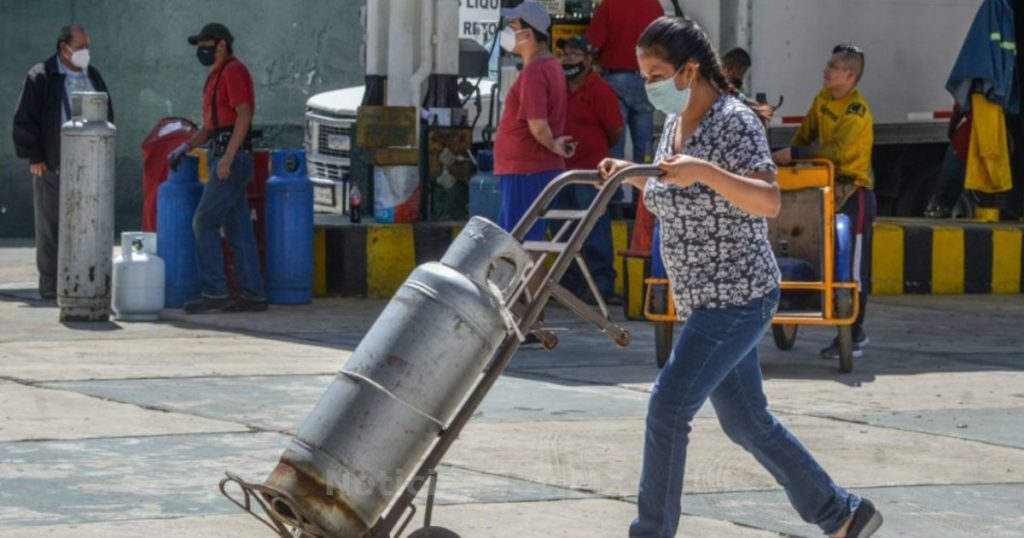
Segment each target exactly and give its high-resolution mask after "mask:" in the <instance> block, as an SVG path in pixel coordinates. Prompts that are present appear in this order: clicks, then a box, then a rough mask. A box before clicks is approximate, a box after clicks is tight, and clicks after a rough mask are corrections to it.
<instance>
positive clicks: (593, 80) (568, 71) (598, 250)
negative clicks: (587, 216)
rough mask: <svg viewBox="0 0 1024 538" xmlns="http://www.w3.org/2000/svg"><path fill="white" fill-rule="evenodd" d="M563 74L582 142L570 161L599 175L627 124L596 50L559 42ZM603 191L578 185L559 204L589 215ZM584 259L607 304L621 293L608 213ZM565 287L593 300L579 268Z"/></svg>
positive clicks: (580, 41) (572, 130)
mask: <svg viewBox="0 0 1024 538" xmlns="http://www.w3.org/2000/svg"><path fill="white" fill-rule="evenodd" d="M559 47H560V48H561V49H562V55H561V61H562V69H563V70H564V71H565V76H566V79H567V81H568V84H569V105H568V113H567V115H566V123H565V133H566V134H567V135H569V136H571V137H572V139H573V140H574V141H575V142H576V152H575V154H573V156H572V157H570V158H568V159H566V161H565V163H566V167H567V168H569V169H572V170H594V169H596V168H597V164H598V163H600V162H601V160H602V159H604V158H605V157H607V156H608V151H609V149H610V148H611V146H613V145H615V143H616V142H618V141H619V139H620V138H622V129H623V121H622V114H620V113H619V107H618V98H617V97H616V96H615V91H613V90H612V89H611V87H610V86H608V83H606V82H605V81H604V80H602V79H601V77H599V76H598V75H597V73H595V72H594V69H593V65H594V57H593V47H592V46H591V45H590V42H589V41H587V39H586V38H585V37H583V36H573V37H571V38H569V39H568V40H566V41H562V42H559ZM596 195H597V189H595V188H593V187H592V186H590V185H572V186H570V187H568V188H567V189H566V190H564V191H562V195H561V199H560V200H559V204H560V205H561V206H562V207H563V208H564V209H586V208H588V207H590V204H591V203H592V202H593V201H594V197H595V196H596ZM583 259H584V260H585V261H586V262H587V269H588V270H589V271H590V274H591V276H593V278H594V284H596V285H597V290H598V291H599V292H600V293H601V295H602V296H603V297H604V298H605V299H606V300H607V299H609V298H611V297H612V295H613V294H614V292H615V266H614V261H615V259H614V255H613V254H612V223H611V219H610V218H609V216H608V212H607V211H605V214H604V215H603V216H602V217H601V218H600V219H599V220H598V221H597V224H595V225H594V229H593V231H592V232H591V233H590V236H589V237H587V241H586V242H585V243H584V244H583ZM562 282H563V284H564V285H565V286H566V287H567V288H568V289H569V290H570V291H572V292H573V293H575V294H576V295H577V296H578V297H581V298H584V299H587V298H588V297H587V295H589V294H588V293H587V292H589V289H588V286H587V284H586V280H585V279H583V275H582V274H581V273H580V272H579V270H578V269H577V267H576V266H575V265H572V266H570V270H569V271H567V272H566V275H565V278H563V280H562Z"/></svg>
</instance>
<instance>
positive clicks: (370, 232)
mask: <svg viewBox="0 0 1024 538" xmlns="http://www.w3.org/2000/svg"><path fill="white" fill-rule="evenodd" d="M630 226H631V223H630V222H627V221H624V220H619V221H612V243H613V247H614V249H615V252H616V253H617V252H618V251H619V250H622V249H625V248H626V246H627V244H628V243H629V231H630ZM461 230H462V223H453V222H448V223H445V222H421V223H415V224H375V223H368V224H352V225H340V226H317V227H316V229H315V232H314V236H313V253H314V263H313V293H314V294H315V295H318V296H323V295H340V296H346V297H372V298H388V297H391V296H392V295H393V294H394V293H395V291H396V290H398V287H399V286H401V285H402V282H404V281H405V279H406V277H408V276H409V274H410V273H411V272H412V270H413V269H414V268H415V267H416V266H417V265H420V264H422V263H426V262H429V261H437V260H439V259H441V256H442V255H443V254H444V252H445V250H447V249H448V246H449V245H450V244H451V242H452V240H453V239H454V238H455V236H456V235H458V233H459V232H460V231H461ZM624 263H625V262H624V260H623V259H622V258H621V257H620V256H618V255H617V254H616V257H615V270H616V274H617V277H616V281H615V288H616V290H617V292H618V293H620V294H621V293H622V292H623V288H624V284H625V271H624Z"/></svg>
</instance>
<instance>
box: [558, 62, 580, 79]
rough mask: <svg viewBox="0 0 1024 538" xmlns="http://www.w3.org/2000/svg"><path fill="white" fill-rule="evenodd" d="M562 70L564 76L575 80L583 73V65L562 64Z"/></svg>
mask: <svg viewBox="0 0 1024 538" xmlns="http://www.w3.org/2000/svg"><path fill="white" fill-rule="evenodd" d="M562 70H563V71H565V76H567V77H569V78H576V77H578V76H580V73H582V72H583V63H582V62H581V63H575V64H562Z"/></svg>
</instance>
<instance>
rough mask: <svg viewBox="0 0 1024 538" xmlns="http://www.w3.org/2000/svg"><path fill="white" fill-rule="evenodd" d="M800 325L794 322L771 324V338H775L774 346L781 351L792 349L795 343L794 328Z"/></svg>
mask: <svg viewBox="0 0 1024 538" xmlns="http://www.w3.org/2000/svg"><path fill="white" fill-rule="evenodd" d="M799 328H800V326H799V325H796V324H787V325H772V338H773V339H774V340H775V347H777V348H779V349H781V350H782V351H789V350H790V349H793V346H794V345H795V344H796V330H797V329H799Z"/></svg>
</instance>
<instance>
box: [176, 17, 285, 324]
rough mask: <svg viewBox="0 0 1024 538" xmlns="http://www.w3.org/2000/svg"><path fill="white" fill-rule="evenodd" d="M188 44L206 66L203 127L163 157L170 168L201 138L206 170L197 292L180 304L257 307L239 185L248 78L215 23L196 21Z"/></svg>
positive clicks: (197, 219) (263, 301)
mask: <svg viewBox="0 0 1024 538" xmlns="http://www.w3.org/2000/svg"><path fill="white" fill-rule="evenodd" d="M188 42H189V43H190V44H192V45H194V46H196V47H197V48H196V58H197V59H198V60H199V63H200V64H202V65H204V66H208V67H209V68H210V71H209V74H208V75H207V77H206V85H205V86H204V88H203V129H202V130H201V131H199V132H198V133H196V135H195V136H193V137H192V138H191V139H189V141H188V142H186V143H184V144H182V145H181V146H179V147H178V148H176V149H175V150H174V151H172V152H171V153H170V154H169V155H168V156H167V159H168V161H169V163H170V165H171V168H176V167H177V165H178V161H180V160H181V158H182V157H183V156H184V155H185V154H186V153H188V151H189V150H191V149H193V148H195V147H198V146H199V145H200V144H204V143H206V142H209V146H210V149H209V165H210V174H209V179H208V180H207V181H206V186H205V187H204V189H203V196H202V198H200V200H199V206H198V207H197V208H196V213H195V216H194V217H193V219H192V230H193V232H194V233H195V236H196V265H197V266H198V268H199V279H200V281H201V282H202V291H201V295H200V296H199V297H197V298H195V299H193V300H191V301H189V302H187V303H185V312H186V313H189V314H198V313H202V312H210V311H214V310H222V311H227V312H242V311H263V310H266V309H267V296H266V291H265V289H264V286H263V276H262V275H261V274H260V262H259V257H258V253H257V249H256V238H255V236H254V235H253V229H252V221H251V220H250V216H249V202H248V200H247V197H246V184H247V183H248V182H249V178H250V176H252V143H251V140H250V137H249V134H250V129H251V127H252V117H253V112H254V111H255V109H256V96H255V92H254V91H253V85H252V77H251V76H250V75H249V69H248V68H246V67H245V64H243V63H242V62H241V60H239V59H238V58H236V57H235V56H234V53H233V50H232V44H233V43H234V38H233V37H232V36H231V32H230V31H228V29H227V28H226V27H225V26H224V25H223V24H219V23H210V24H207V25H206V26H203V29H202V30H201V31H200V32H199V34H197V35H194V36H192V37H189V38H188ZM221 229H223V230H224V235H225V238H226V239H227V241H228V244H230V245H231V249H232V250H233V251H234V256H235V257H234V266H235V282H236V284H237V286H238V297H237V298H232V297H231V295H230V294H229V292H228V287H227V282H226V281H225V278H224V258H223V251H222V247H221V238H220V233H219V232H220V230H221Z"/></svg>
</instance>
